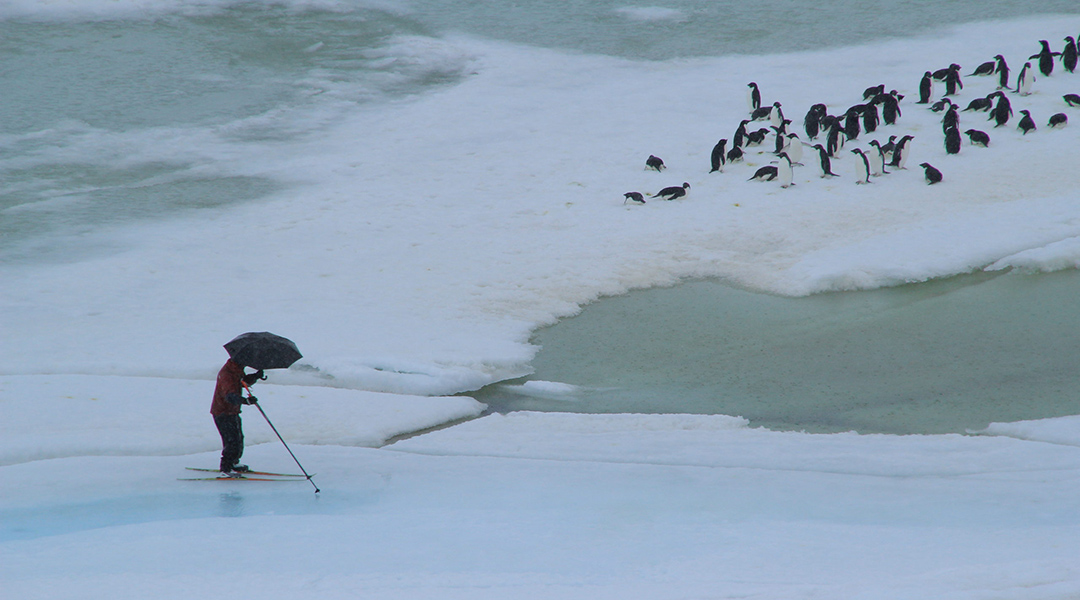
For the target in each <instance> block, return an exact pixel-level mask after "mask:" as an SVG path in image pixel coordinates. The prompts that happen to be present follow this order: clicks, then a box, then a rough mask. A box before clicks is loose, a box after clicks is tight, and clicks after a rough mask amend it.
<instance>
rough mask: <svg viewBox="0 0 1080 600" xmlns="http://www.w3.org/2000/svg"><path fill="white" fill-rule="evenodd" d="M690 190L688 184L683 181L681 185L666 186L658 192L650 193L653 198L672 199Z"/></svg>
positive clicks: (680, 196)
mask: <svg viewBox="0 0 1080 600" xmlns="http://www.w3.org/2000/svg"><path fill="white" fill-rule="evenodd" d="M688 191H690V184H689V183H685V182H684V183H683V184H682V185H681V186H677V185H675V186H671V187H666V188H664V189H662V190H660V191H659V192H656V193H655V194H653V195H652V197H653V198H659V199H661V200H674V199H676V198H682V197H684V196H686V192H688Z"/></svg>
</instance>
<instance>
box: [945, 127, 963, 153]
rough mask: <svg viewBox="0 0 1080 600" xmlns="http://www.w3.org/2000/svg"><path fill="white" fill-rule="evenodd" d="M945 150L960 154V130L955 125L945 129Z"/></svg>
mask: <svg viewBox="0 0 1080 600" xmlns="http://www.w3.org/2000/svg"><path fill="white" fill-rule="evenodd" d="M945 152H946V153H948V154H960V130H959V129H958V128H956V127H950V128H949V129H946V130H945Z"/></svg>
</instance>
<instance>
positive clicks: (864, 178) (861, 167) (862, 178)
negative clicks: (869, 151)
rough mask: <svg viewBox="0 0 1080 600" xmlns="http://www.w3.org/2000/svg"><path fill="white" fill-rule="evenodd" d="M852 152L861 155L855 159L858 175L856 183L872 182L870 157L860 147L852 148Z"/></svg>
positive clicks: (856, 173)
mask: <svg viewBox="0 0 1080 600" xmlns="http://www.w3.org/2000/svg"><path fill="white" fill-rule="evenodd" d="M851 153H852V154H858V155H859V160H857V161H855V175H856V176H857V177H858V179H856V180H855V183H859V184H862V183H870V159H869V158H867V157H866V153H865V152H863V151H862V150H860V149H859V148H856V149H854V150H852V151H851Z"/></svg>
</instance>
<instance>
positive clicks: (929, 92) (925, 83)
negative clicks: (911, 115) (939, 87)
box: [915, 71, 934, 104]
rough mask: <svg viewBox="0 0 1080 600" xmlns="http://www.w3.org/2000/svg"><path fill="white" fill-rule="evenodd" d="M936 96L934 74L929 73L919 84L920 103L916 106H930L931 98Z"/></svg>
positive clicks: (925, 74) (924, 75)
mask: <svg viewBox="0 0 1080 600" xmlns="http://www.w3.org/2000/svg"><path fill="white" fill-rule="evenodd" d="M933 95H934V74H933V73H931V72H930V71H927V72H926V73H924V74H923V76H922V81H920V82H919V101H918V102H916V103H915V104H930V97H931V96H933Z"/></svg>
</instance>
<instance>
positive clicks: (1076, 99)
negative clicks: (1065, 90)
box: [1062, 94, 1080, 106]
mask: <svg viewBox="0 0 1080 600" xmlns="http://www.w3.org/2000/svg"><path fill="white" fill-rule="evenodd" d="M1062 98H1063V99H1064V100H1065V104H1068V105H1069V106H1080V94H1065V95H1064V96H1062Z"/></svg>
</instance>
